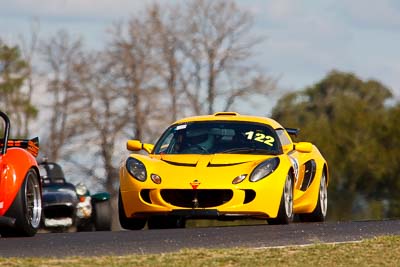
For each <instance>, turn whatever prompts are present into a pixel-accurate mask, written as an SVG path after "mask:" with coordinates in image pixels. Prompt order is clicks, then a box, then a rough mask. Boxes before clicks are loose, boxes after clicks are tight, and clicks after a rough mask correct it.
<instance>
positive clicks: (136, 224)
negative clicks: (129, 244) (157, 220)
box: [118, 191, 146, 230]
mask: <svg viewBox="0 0 400 267" xmlns="http://www.w3.org/2000/svg"><path fill="white" fill-rule="evenodd" d="M118 216H119V223H120V224H121V227H122V228H124V229H127V230H141V229H143V228H144V226H145V225H146V220H145V219H138V218H128V217H126V215H125V211H124V205H123V203H122V197H121V191H120V192H119V195H118Z"/></svg>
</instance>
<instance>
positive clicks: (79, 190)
mask: <svg viewBox="0 0 400 267" xmlns="http://www.w3.org/2000/svg"><path fill="white" fill-rule="evenodd" d="M75 189H76V193H77V194H78V195H80V196H84V195H86V193H87V192H88V189H87V187H86V185H84V184H83V183H79V184H77V185H76V186H75Z"/></svg>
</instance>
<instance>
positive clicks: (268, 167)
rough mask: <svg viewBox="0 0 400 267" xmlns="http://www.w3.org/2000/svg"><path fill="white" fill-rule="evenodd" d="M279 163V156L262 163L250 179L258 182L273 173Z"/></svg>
mask: <svg viewBox="0 0 400 267" xmlns="http://www.w3.org/2000/svg"><path fill="white" fill-rule="evenodd" d="M278 165H279V158H272V159H269V160H266V161H264V162H262V163H260V164H259V165H258V166H257V167H256V168H255V169H254V170H253V172H252V173H251V175H250V181H251V182H257V181H259V180H261V179H263V178H265V177H267V176H268V175H270V174H271V173H273V172H274V171H275V170H276V168H277V167H278Z"/></svg>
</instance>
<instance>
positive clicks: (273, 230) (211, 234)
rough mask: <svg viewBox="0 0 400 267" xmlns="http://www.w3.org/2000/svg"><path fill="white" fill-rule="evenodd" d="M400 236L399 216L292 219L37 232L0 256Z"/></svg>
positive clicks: (6, 241)
mask: <svg viewBox="0 0 400 267" xmlns="http://www.w3.org/2000/svg"><path fill="white" fill-rule="evenodd" d="M381 235H400V220H384V221H358V222H326V223H292V224H290V225H267V224H265V225H251V226H229V227H207V228H187V229H167V230H140V231H112V232H81V233H39V234H37V235H36V236H34V237H29V238H0V257H68V256H105V255H126V254H143V253H165V252H174V251H179V250H181V249H185V248H229V247H252V248H260V247H274V246H288V245H303V244H313V243H323V242H328V243H331V242H348V241H359V240H362V239H366V238H372V237H375V236H381Z"/></svg>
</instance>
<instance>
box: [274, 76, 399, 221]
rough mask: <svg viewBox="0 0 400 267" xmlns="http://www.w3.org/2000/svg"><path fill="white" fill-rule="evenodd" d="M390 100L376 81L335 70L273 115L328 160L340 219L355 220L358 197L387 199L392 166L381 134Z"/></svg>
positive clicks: (289, 98)
mask: <svg viewBox="0 0 400 267" xmlns="http://www.w3.org/2000/svg"><path fill="white" fill-rule="evenodd" d="M391 97H392V94H391V92H390V90H389V89H388V88H387V87H385V86H384V85H382V84H380V83H379V82H377V81H374V80H369V81H365V82H364V81H362V80H361V79H359V78H357V77H356V76H355V75H354V74H351V73H343V72H338V71H332V72H330V73H329V74H328V75H327V76H326V77H325V78H324V79H322V81H321V82H318V83H317V84H315V85H313V86H311V87H308V88H306V89H305V90H303V91H300V92H293V93H289V94H287V95H286V96H284V97H283V98H282V99H280V100H279V101H278V103H277V105H276V106H275V107H274V109H273V111H272V116H273V117H274V118H275V119H277V120H278V121H280V122H281V123H283V125H285V126H287V127H299V128H301V136H302V137H303V138H307V140H309V141H312V142H313V143H315V144H316V145H317V146H318V148H319V149H320V150H321V151H322V153H323V155H324V156H325V157H326V159H327V161H328V164H329V166H330V170H331V185H330V190H331V195H333V196H334V199H336V200H337V201H336V203H335V205H334V206H333V207H332V209H333V210H334V209H336V210H337V211H338V213H340V214H337V216H345V217H346V216H350V215H351V213H352V210H351V209H352V208H354V206H352V205H348V203H349V201H350V202H353V201H355V199H356V198H357V197H359V196H361V197H363V198H366V199H367V200H369V201H371V200H372V199H376V198H379V197H382V193H381V192H380V191H382V189H383V188H382V187H381V186H382V184H386V182H387V179H388V178H389V177H388V176H387V175H388V173H387V170H388V169H390V167H389V166H388V164H387V163H388V161H387V160H388V158H387V153H386V150H385V146H384V145H383V144H382V142H381V141H382V139H384V138H387V135H385V134H384V132H383V131H382V130H383V129H386V128H387V127H388V125H390V122H389V120H390V119H388V118H387V115H388V109H387V105H386V103H387V100H389V99H390V98H391ZM383 136H385V137H383ZM377 155H379V156H377ZM341 200H343V202H344V203H342V204H343V206H342V207H338V202H340V201H341ZM346 202H347V203H346ZM346 204H347V205H346ZM354 204H355V203H354ZM346 208H347V210H346ZM339 209H342V210H339ZM346 213H347V214H346Z"/></svg>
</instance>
